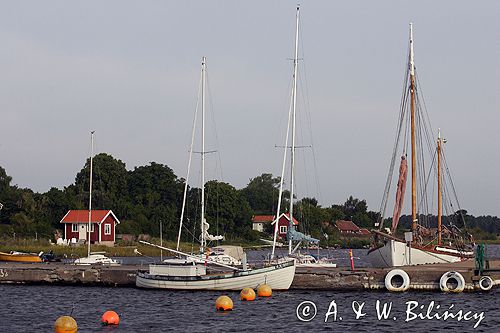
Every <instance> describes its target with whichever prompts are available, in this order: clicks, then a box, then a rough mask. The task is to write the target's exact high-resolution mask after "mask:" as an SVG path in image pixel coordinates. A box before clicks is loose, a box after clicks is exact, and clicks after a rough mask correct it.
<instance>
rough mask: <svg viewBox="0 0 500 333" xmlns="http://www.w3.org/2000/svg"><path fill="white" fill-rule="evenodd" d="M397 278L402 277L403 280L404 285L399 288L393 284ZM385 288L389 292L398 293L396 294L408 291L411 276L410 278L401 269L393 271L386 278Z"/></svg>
mask: <svg viewBox="0 0 500 333" xmlns="http://www.w3.org/2000/svg"><path fill="white" fill-rule="evenodd" d="M396 276H400V277H401V278H402V279H403V284H402V285H401V286H399V287H397V286H395V285H394V284H393V283H392V279H393V278H394V277H396ZM385 287H386V288H387V290H389V291H396V292H400V291H406V290H408V288H410V276H408V273H406V272H405V271H404V270H402V269H399V268H397V269H393V270H392V271H390V272H389V273H387V275H386V276H385Z"/></svg>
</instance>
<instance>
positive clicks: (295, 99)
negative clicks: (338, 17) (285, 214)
mask: <svg viewBox="0 0 500 333" xmlns="http://www.w3.org/2000/svg"><path fill="white" fill-rule="evenodd" d="M298 56H299V6H297V14H296V25H295V54H294V58H293V90H292V145H291V148H290V149H291V156H290V160H291V163H290V168H291V170H290V221H289V223H288V229H289V230H292V228H293V227H294V226H293V186H294V176H295V175H294V173H295V118H296V116H295V111H296V106H297V67H298V66H297V65H298V64H297V63H298ZM289 235H290V232H289ZM291 253H292V239H291V238H290V239H289V240H288V254H291Z"/></svg>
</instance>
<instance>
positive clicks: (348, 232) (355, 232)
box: [335, 220, 371, 237]
mask: <svg viewBox="0 0 500 333" xmlns="http://www.w3.org/2000/svg"><path fill="white" fill-rule="evenodd" d="M335 226H336V227H337V229H339V231H340V234H341V235H342V236H346V237H369V236H370V235H371V233H370V231H369V230H368V229H364V228H360V227H358V226H357V225H356V224H355V223H354V222H352V221H344V220H337V222H335Z"/></svg>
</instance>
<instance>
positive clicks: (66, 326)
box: [54, 316, 78, 333]
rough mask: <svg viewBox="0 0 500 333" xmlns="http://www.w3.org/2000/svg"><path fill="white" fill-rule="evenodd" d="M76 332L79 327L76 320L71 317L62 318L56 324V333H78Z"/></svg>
mask: <svg viewBox="0 0 500 333" xmlns="http://www.w3.org/2000/svg"><path fill="white" fill-rule="evenodd" d="M76 331H78V325H77V324H76V320H75V319H74V318H73V317H70V316H61V317H59V318H57V320H56V322H55V324H54V332H55V333H76Z"/></svg>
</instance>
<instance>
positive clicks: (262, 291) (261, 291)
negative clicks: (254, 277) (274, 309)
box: [257, 283, 273, 297]
mask: <svg viewBox="0 0 500 333" xmlns="http://www.w3.org/2000/svg"><path fill="white" fill-rule="evenodd" d="M257 294H258V295H259V297H271V295H272V294H273V290H272V289H271V287H269V285H267V284H265V283H264V284H261V285H260V286H259V287H258V288H257Z"/></svg>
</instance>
